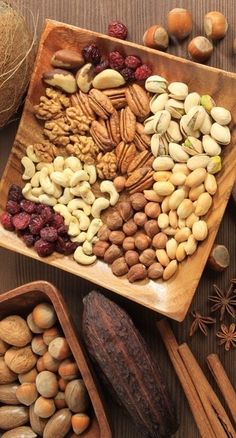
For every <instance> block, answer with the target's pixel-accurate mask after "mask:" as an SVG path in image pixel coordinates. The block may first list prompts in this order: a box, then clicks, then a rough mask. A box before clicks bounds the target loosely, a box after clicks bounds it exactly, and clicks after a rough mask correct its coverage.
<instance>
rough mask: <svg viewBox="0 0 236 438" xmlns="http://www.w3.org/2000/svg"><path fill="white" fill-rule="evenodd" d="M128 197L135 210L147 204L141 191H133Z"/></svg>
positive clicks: (141, 208)
mask: <svg viewBox="0 0 236 438" xmlns="http://www.w3.org/2000/svg"><path fill="white" fill-rule="evenodd" d="M129 199H130V201H131V204H132V207H133V209H134V210H135V211H140V210H143V209H144V207H145V205H146V204H147V200H146V198H145V196H144V194H143V193H134V194H133V195H131V196H130V198H129Z"/></svg>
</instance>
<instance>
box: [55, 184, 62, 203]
mask: <svg viewBox="0 0 236 438" xmlns="http://www.w3.org/2000/svg"><path fill="white" fill-rule="evenodd" d="M53 185H54V193H53V196H54V197H55V198H57V199H58V198H60V196H62V188H61V186H59V184H56V183H53ZM57 202H58V201H57Z"/></svg>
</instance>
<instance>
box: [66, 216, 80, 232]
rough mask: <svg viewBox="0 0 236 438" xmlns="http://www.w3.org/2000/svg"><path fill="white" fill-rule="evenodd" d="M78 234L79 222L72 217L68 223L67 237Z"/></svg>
mask: <svg viewBox="0 0 236 438" xmlns="http://www.w3.org/2000/svg"><path fill="white" fill-rule="evenodd" d="M79 233H80V228H79V221H78V219H76V217H74V216H72V217H71V219H70V223H69V229H68V234H69V236H74V237H75V236H78V234H79Z"/></svg>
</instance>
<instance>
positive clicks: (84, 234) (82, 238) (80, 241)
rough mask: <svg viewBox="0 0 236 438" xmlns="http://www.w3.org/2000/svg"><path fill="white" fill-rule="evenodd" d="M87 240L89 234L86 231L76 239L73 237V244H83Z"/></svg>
mask: <svg viewBox="0 0 236 438" xmlns="http://www.w3.org/2000/svg"><path fill="white" fill-rule="evenodd" d="M86 239H87V233H85V231H81V233H79V234H78V236H76V237H71V239H70V240H71V241H72V242H78V243H83V242H84V241H85V240H86Z"/></svg>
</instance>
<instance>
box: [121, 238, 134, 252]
mask: <svg viewBox="0 0 236 438" xmlns="http://www.w3.org/2000/svg"><path fill="white" fill-rule="evenodd" d="M122 246H123V248H124V250H125V251H129V250H132V249H134V248H135V244H134V237H131V236H129V237H126V238H125V239H124V241H123V245H122Z"/></svg>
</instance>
